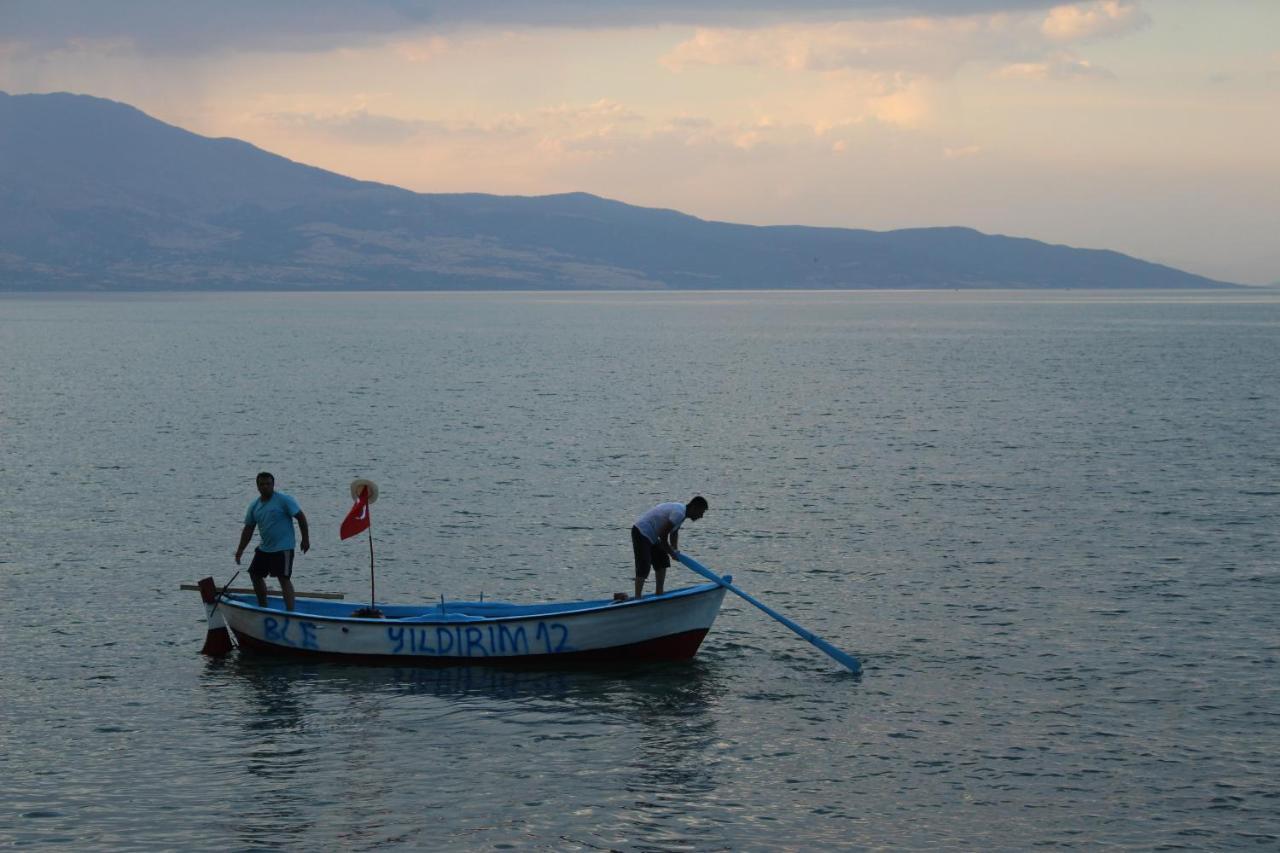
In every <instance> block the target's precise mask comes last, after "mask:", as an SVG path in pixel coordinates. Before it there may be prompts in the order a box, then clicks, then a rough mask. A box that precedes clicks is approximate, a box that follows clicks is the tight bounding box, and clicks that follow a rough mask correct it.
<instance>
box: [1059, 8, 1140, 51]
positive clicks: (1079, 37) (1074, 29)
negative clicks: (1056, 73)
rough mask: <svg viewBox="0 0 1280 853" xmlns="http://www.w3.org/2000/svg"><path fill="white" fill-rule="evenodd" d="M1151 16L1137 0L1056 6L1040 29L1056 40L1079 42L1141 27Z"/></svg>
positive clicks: (1123, 32) (1121, 33) (1119, 33)
mask: <svg viewBox="0 0 1280 853" xmlns="http://www.w3.org/2000/svg"><path fill="white" fill-rule="evenodd" d="M1149 23H1151V19H1150V18H1149V17H1148V16H1147V14H1146V13H1145V12H1143V11H1142V10H1141V9H1139V8H1138V7H1137V5H1136V4H1134V3H1129V2H1123V0H1098V2H1093V3H1074V4H1069V5H1065V6H1057V7H1055V8H1053V9H1051V10H1050V11H1049V16H1048V17H1047V18H1045V20H1044V23H1043V24H1042V25H1041V27H1040V30H1041V32H1043V33H1044V34H1045V36H1046V37H1047V38H1049V39H1050V40H1051V41H1055V42H1077V41H1086V40H1089V39H1096V38H1103V37H1106V36H1116V35H1123V34H1125V33H1130V32H1133V31H1135V30H1139V29H1141V28H1142V27H1145V26H1146V25H1147V24H1149Z"/></svg>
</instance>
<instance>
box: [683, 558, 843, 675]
mask: <svg viewBox="0 0 1280 853" xmlns="http://www.w3.org/2000/svg"><path fill="white" fill-rule="evenodd" d="M676 559H677V560H679V561H680V562H681V563H683V564H684V565H685V566H687V567H688V568H689V569H691V570H692V571H694V572H697V573H698V574H700V575H702V576H703V577H704V578H707V579H708V580H711V581H714V582H715V583H718V584H720V586H722V587H724V588H725V589H727V590H729V591H730V592H732V593H734V594H736V595H738V596H739V597H741V598H743V599H746V600H747V601H748V602H750V603H751V604H754V605H755V606H756V607H758V608H760V609H761V610H763V611H764V612H765V613H767V614H768V615H769V616H772V617H773V618H774V619H777V620H778V621H779V622H781V623H782V624H783V625H786V626H787V627H788V628H790V629H791V630H792V631H795V632H796V634H798V635H799V636H800V637H802V638H803V639H805V640H808V641H809V642H810V643H812V644H813V645H814V646H816V647H817V648H819V649H821V650H822V651H823V652H826V653H827V654H828V655H830V656H831V657H832V658H834V659H835V660H837V661H839V662H840V663H841V664H843V665H844V666H845V667H846V668H848V669H849V670H850V671H851V672H853V673H855V674H857V673H860V672H862V664H861V663H859V661H858V659H857V658H855V657H854V656H853V655H851V654H848V653H846V652H842V651H840V650H839V649H837V648H836V647H835V646H833V645H831V644H830V643H828V642H827V641H826V640H824V639H822V638H821V637H819V636H818V635H817V634H815V633H813V632H812V631H810V630H809V629H808V628H805V627H804V626H802V625H800V624H798V623H796V622H793V621H792V620H790V619H788V618H787V617H785V616H783V615H782V614H781V613H779V612H778V611H776V610H774V609H773V608H772V607H769V606H767V605H765V604H763V603H761V602H760V601H758V600H756V599H755V598H754V597H752V596H750V595H748V594H747V593H745V592H743V591H742V590H740V589H738V588H737V587H736V586H734V585H733V584H731V583H729V581H727V580H725V579H724V578H722V577H720V576H719V575H717V574H716V573H715V572H713V571H711V570H710V569H708V568H707V567H706V566H704V565H702V564H701V563H699V562H698V561H697V560H695V559H693V558H692V557H690V556H689V555H688V554H684V553H679V554H676Z"/></svg>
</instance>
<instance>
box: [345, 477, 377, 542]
mask: <svg viewBox="0 0 1280 853" xmlns="http://www.w3.org/2000/svg"><path fill="white" fill-rule="evenodd" d="M368 529H369V487H368V486H365V487H364V488H363V489H361V490H360V497H358V498H356V502H355V503H354V504H353V505H352V506H351V512H349V513H347V517H346V518H344V519H342V529H341V530H340V531H339V533H338V537H339V538H340V539H350V538H351V537H352V536H355V535H356V534H357V533H359V532H361V531H362V530H368Z"/></svg>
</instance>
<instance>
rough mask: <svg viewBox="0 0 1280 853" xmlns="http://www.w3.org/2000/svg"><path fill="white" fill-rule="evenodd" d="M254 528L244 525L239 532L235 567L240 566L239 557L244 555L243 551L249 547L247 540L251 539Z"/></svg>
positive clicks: (251, 525)
mask: <svg viewBox="0 0 1280 853" xmlns="http://www.w3.org/2000/svg"><path fill="white" fill-rule="evenodd" d="M255 526H256V525H253V524H246V525H245V526H244V530H241V531H240V547H239V548H237V549H236V565H239V564H240V557H241V555H242V554H244V549H245V548H247V547H249V540H250V539H252V538H253V528H254V527H255Z"/></svg>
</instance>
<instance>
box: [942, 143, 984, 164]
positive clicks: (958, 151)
mask: <svg viewBox="0 0 1280 853" xmlns="http://www.w3.org/2000/svg"><path fill="white" fill-rule="evenodd" d="M981 153H982V146H981V145H965V146H963V147H961V148H943V149H942V157H943V159H945V160H964V159H967V158H969V157H977V156H978V155H979V154H981Z"/></svg>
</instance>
